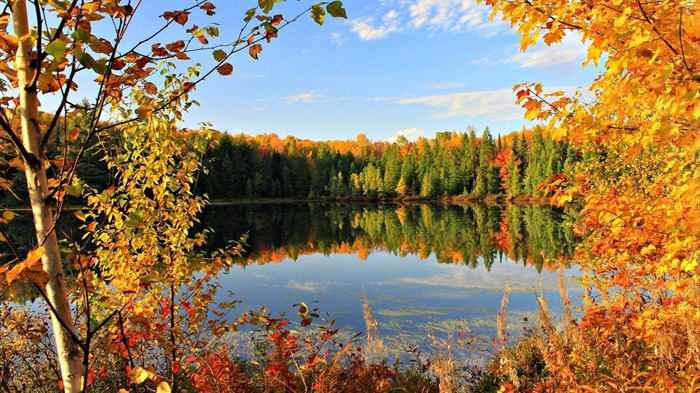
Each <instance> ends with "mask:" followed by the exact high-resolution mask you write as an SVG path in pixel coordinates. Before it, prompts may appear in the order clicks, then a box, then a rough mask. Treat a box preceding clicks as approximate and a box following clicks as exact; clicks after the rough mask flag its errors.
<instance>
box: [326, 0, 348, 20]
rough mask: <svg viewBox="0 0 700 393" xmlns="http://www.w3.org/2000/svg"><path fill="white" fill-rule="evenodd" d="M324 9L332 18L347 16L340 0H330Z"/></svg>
mask: <svg viewBox="0 0 700 393" xmlns="http://www.w3.org/2000/svg"><path fill="white" fill-rule="evenodd" d="M326 10H327V11H328V13H329V14H330V15H331V16H332V17H334V18H345V19H347V18H348V15H347V14H346V13H345V8H343V2H342V1H333V2H331V3H330V4H328V5H327V6H326Z"/></svg>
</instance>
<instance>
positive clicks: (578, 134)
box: [485, 0, 700, 389]
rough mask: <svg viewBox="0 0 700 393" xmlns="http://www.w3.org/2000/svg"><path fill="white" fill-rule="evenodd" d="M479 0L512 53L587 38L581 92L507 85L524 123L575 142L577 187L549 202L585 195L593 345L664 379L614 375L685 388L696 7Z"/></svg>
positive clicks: (694, 342)
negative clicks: (513, 47) (588, 75)
mask: <svg viewBox="0 0 700 393" xmlns="http://www.w3.org/2000/svg"><path fill="white" fill-rule="evenodd" d="M485 3H487V4H489V5H491V6H492V7H493V15H492V16H496V15H497V14H498V13H501V14H502V16H503V19H505V20H508V21H510V22H511V24H512V25H513V26H516V28H517V31H518V32H519V33H520V34H522V37H521V48H522V49H523V50H525V49H527V48H528V47H530V46H532V45H534V44H535V43H536V42H537V41H538V40H539V39H540V38H542V39H543V40H544V42H545V43H546V44H548V45H549V44H553V43H556V42H558V41H559V40H560V39H561V37H562V36H563V35H564V34H574V35H577V36H578V37H579V38H580V39H581V41H582V43H583V44H584V45H585V46H586V47H587V58H586V60H585V62H584V63H583V65H584V66H586V65H590V64H592V65H593V66H595V67H600V75H599V76H598V77H597V78H596V79H595V81H594V82H593V83H592V84H591V86H590V87H589V90H590V91H591V93H592V94H593V95H594V99H593V100H592V101H591V102H584V101H583V100H581V99H580V98H579V97H570V98H569V100H568V101H567V100H562V99H561V98H557V100H556V101H554V100H553V99H552V98H551V97H546V96H545V94H544V93H543V90H544V89H543V88H542V87H541V86H540V85H538V84H524V85H518V86H516V88H515V91H516V92H517V100H518V102H519V103H520V104H522V105H523V106H524V107H525V108H526V109H527V112H526V116H527V117H528V118H529V119H536V120H543V121H547V122H548V127H549V129H550V130H551V131H553V132H556V133H557V134H558V135H560V136H562V137H567V138H569V140H570V141H572V142H574V143H575V144H578V145H580V146H582V149H583V150H582V156H583V160H582V162H581V164H579V165H578V166H577V168H576V179H575V180H576V182H575V184H576V185H575V186H574V187H572V188H569V189H568V190H567V191H565V192H563V193H558V194H557V195H556V198H557V200H560V201H566V200H569V199H571V198H572V197H576V196H578V197H580V198H581V199H582V200H583V201H584V209H583V211H582V219H581V220H580V221H579V222H578V224H577V230H578V231H579V232H580V233H582V234H586V235H587V236H588V237H587V240H586V242H585V243H584V244H583V246H582V247H580V249H579V258H578V260H579V263H580V264H581V265H582V267H583V268H584V270H586V271H587V276H586V277H587V278H586V280H584V284H585V285H586V286H588V287H591V288H592V289H594V290H595V291H594V293H597V294H598V297H589V298H588V299H587V302H586V303H585V307H584V322H585V323H584V324H583V325H582V327H584V328H585V329H586V331H588V332H589V334H593V335H595V336H597V337H603V338H604V339H601V340H599V341H596V345H593V346H592V347H591V348H593V349H592V350H595V351H598V352H597V353H598V354H599V356H603V357H604V358H605V359H609V360H608V361H610V362H612V361H615V362H617V361H618V360H620V361H622V362H623V365H624V360H622V359H628V357H627V356H626V355H625V354H629V353H630V352H629V351H634V353H635V356H637V358H636V359H637V360H635V362H636V361H639V359H648V361H649V362H652V363H653V364H655V365H656V366H655V367H654V368H655V370H658V369H657V368H656V367H662V368H664V369H665V370H671V372H672V373H673V374H674V375H675V376H674V378H670V377H669V376H668V375H661V374H660V371H658V372H659V373H657V371H649V370H639V369H637V370H635V369H634V368H635V367H634V366H633V365H632V364H633V361H632V360H629V359H628V360H629V363H628V365H629V367H627V368H626V369H624V371H615V373H619V375H618V374H615V375H617V376H618V379H619V380H625V379H627V381H634V382H633V384H634V383H648V384H649V386H663V387H664V389H668V388H670V387H671V386H675V387H676V388H681V387H683V386H685V387H687V386H689V385H687V383H692V381H697V379H698V375H699V374H698V373H700V372H699V371H698V369H697V365H698V364H700V348H699V347H698V346H699V345H700V344H699V343H700V341H699V340H700V332H698V329H696V328H692V326H698V325H700V292H699V291H698V290H697V288H698V287H699V286H700V267H699V266H698V261H699V258H700V251H699V250H700V233H699V231H700V162H699V161H700V153H699V150H700V149H699V143H700V140H699V135H698V134H699V132H698V130H700V45H699V44H698V43H699V42H700V10H699V7H700V6H699V5H698V3H697V2H692V1H681V0H671V1H662V2H640V1H633V0H615V1H606V2H591V1H586V2H571V1H566V0H553V1H552V0H547V1H544V0H528V1H504V0H486V1H485ZM559 96H560V95H559V94H555V95H554V96H553V97H555V98H556V97H559ZM621 335H622V336H624V340H622V341H620V337H622V336H621ZM613 336H614V337H616V338H613ZM589 337H593V336H589ZM605 337H607V338H609V340H608V341H606V339H605ZM625 340H627V341H625ZM623 341H624V342H626V344H624V345H619V346H618V345H617V344H615V345H612V344H611V343H620V342H623ZM606 342H607V343H608V344H605V343H606ZM625 351H627V352H625ZM623 352H624V353H623ZM693 365H695V366H693ZM559 366H561V365H559ZM619 366H620V365H613V364H612V363H610V364H605V363H603V364H602V365H600V367H601V368H602V369H603V370H605V369H606V368H607V370H608V371H610V370H612V369H613V368H615V369H616V370H621V369H620V368H619ZM693 370H694V371H693ZM601 375H602V374H600V375H598V377H600V378H599V379H598V380H597V382H599V383H601V384H602V385H605V383H606V382H604V381H605V378H604V377H603V376H601ZM560 377H561V375H560ZM667 377H669V379H666V380H664V378H667ZM676 377H677V378H676ZM575 379H576V378H573V382H572V383H576V381H575ZM592 379H595V375H594V376H593V377H592ZM645 381H646V382H645ZM579 382H580V381H579ZM602 385H601V386H602ZM589 386H590V385H589ZM607 386H608V388H609V386H611V385H607ZM615 386H622V385H615Z"/></svg>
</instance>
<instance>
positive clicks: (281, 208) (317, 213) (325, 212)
mask: <svg viewBox="0 0 700 393" xmlns="http://www.w3.org/2000/svg"><path fill="white" fill-rule="evenodd" d="M575 214H576V212H575V211H574V210H570V211H565V210H559V209H555V208H551V207H545V206H517V205H509V206H507V207H495V206H483V205H437V204H413V205H362V204H333V205H332V204H306V203H303V204H251V205H230V206H211V207H209V208H208V209H207V210H206V212H205V217H204V220H203V222H205V223H206V224H207V225H208V226H210V227H212V228H213V229H214V234H213V235H212V236H211V237H210V247H212V248H217V247H223V246H224V245H226V243H227V242H229V241H230V240H232V239H239V238H241V236H243V235H244V234H246V233H247V234H248V240H247V242H246V243H247V245H246V247H245V254H244V258H243V259H242V260H241V263H242V264H251V263H258V264H262V263H268V262H281V261H282V260H284V259H286V258H288V259H291V260H296V259H297V258H298V257H299V256H302V255H310V254H315V253H322V254H323V255H331V254H355V255H357V257H358V258H360V259H362V260H364V259H366V258H367V256H368V255H369V254H371V253H372V252H377V251H382V252H389V253H391V254H394V255H397V256H400V257H404V256H406V255H409V254H411V255H417V256H418V257H419V258H421V259H426V258H428V257H429V256H431V255H433V256H434V257H435V258H436V259H437V261H438V262H440V263H451V264H460V265H467V266H470V267H476V266H477V265H478V264H479V263H480V262H481V263H483V265H484V266H485V267H486V269H487V270H490V269H491V267H492V266H493V264H494V262H496V261H503V260H504V258H508V259H510V260H513V261H518V262H522V263H524V264H528V265H533V266H534V267H535V268H536V270H537V271H538V272H539V271H541V270H542V268H543V266H545V265H546V263H545V262H546V261H551V260H553V259H554V258H558V257H559V258H561V257H563V258H566V257H568V256H570V255H571V253H572V252H573V248H574V245H575V238H574V235H573V233H572V231H571V229H570V228H569V226H568V225H565V224H563V223H564V221H565V218H566V217H567V216H570V215H575Z"/></svg>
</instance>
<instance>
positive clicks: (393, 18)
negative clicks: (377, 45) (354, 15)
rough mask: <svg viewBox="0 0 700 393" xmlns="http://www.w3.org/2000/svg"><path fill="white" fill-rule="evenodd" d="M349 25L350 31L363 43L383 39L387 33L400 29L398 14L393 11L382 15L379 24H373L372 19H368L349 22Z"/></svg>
mask: <svg viewBox="0 0 700 393" xmlns="http://www.w3.org/2000/svg"><path fill="white" fill-rule="evenodd" d="M350 25H351V27H350V31H351V32H353V33H357V35H358V36H359V37H360V39H361V40H363V41H370V40H376V39H379V38H384V37H386V36H387V35H388V34H389V33H391V32H394V31H398V30H399V29H400V23H399V20H398V13H397V12H396V11H395V10H391V11H389V12H387V13H386V14H384V16H383V17H382V20H381V22H380V23H379V24H375V20H374V18H372V17H369V18H365V19H356V20H351V21H350Z"/></svg>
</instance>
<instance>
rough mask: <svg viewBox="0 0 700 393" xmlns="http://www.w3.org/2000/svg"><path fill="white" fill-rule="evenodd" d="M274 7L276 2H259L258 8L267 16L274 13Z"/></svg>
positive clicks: (261, 0) (270, 0) (262, 0)
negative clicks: (271, 12)
mask: <svg viewBox="0 0 700 393" xmlns="http://www.w3.org/2000/svg"><path fill="white" fill-rule="evenodd" d="M274 6H275V0H258V7H259V8H260V9H261V10H263V12H264V13H266V14H267V13H269V12H270V11H272V8H273V7H274Z"/></svg>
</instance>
